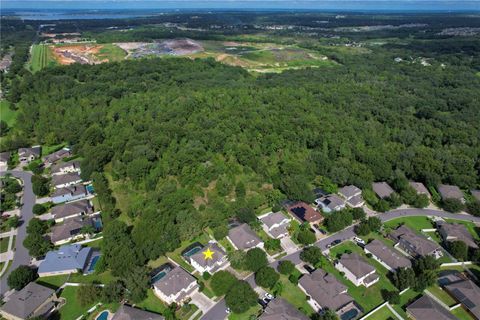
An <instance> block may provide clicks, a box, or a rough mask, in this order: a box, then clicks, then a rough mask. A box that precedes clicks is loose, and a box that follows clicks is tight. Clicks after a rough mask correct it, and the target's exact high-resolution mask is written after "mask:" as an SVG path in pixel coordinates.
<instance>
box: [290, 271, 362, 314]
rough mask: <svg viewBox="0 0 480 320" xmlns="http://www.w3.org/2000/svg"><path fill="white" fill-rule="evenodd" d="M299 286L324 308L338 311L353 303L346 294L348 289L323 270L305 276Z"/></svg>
mask: <svg viewBox="0 0 480 320" xmlns="http://www.w3.org/2000/svg"><path fill="white" fill-rule="evenodd" d="M299 284H300V285H301V286H302V287H303V288H304V289H305V291H306V292H307V294H308V295H309V296H310V297H312V299H314V300H315V301H316V302H317V303H318V304H319V305H320V306H322V307H324V308H329V309H331V310H334V311H337V310H338V309H339V308H341V307H343V306H344V305H346V304H347V303H349V302H351V301H353V298H352V297H351V296H350V295H349V294H348V293H345V292H346V290H347V287H346V286H345V285H343V284H342V283H341V282H339V281H338V280H337V278H335V276H333V275H332V274H328V273H326V272H325V271H324V270H322V269H317V270H315V271H314V272H313V273H312V274H305V275H303V276H302V277H301V278H300V280H299Z"/></svg>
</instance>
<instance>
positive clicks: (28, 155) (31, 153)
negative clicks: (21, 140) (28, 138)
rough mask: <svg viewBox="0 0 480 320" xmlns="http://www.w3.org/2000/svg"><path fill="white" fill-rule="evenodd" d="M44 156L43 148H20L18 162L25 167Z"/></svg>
mask: <svg viewBox="0 0 480 320" xmlns="http://www.w3.org/2000/svg"><path fill="white" fill-rule="evenodd" d="M41 154H42V147H41V146H33V147H31V148H20V149H18V160H19V161H20V164H22V165H25V164H28V163H30V162H31V161H33V160H35V159H38V158H40V155H41Z"/></svg>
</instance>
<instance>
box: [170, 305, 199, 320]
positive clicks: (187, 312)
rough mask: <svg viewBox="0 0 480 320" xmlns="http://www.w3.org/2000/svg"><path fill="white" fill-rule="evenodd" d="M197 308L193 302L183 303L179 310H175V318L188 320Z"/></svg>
mask: <svg viewBox="0 0 480 320" xmlns="http://www.w3.org/2000/svg"><path fill="white" fill-rule="evenodd" d="M197 310H198V307H197V306H196V305H194V304H185V305H183V306H182V307H181V308H180V310H178V311H177V312H175V314H176V315H177V318H179V319H185V320H188V319H190V317H191V316H192V315H193V314H194V313H195V312H196V311H197Z"/></svg>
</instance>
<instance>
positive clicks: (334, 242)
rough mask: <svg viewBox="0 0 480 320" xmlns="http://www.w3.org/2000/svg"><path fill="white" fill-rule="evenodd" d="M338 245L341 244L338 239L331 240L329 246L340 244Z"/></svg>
mask: <svg viewBox="0 0 480 320" xmlns="http://www.w3.org/2000/svg"><path fill="white" fill-rule="evenodd" d="M340 243H342V240H340V239H337V240H333V241H332V243H331V246H336V245H337V244H340Z"/></svg>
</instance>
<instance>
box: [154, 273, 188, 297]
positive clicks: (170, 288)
mask: <svg viewBox="0 0 480 320" xmlns="http://www.w3.org/2000/svg"><path fill="white" fill-rule="evenodd" d="M196 281H197V280H196V279H195V278H194V277H193V276H192V275H190V274H189V273H188V272H187V271H185V270H183V268H181V267H175V268H173V269H172V270H171V271H170V272H168V273H167V274H166V275H165V276H164V277H163V278H161V279H160V280H158V281H157V282H155V283H154V284H153V285H154V286H155V288H157V289H158V290H160V291H161V292H163V294H165V295H166V296H170V295H172V294H173V295H175V294H177V293H178V292H180V291H182V290H184V289H186V288H188V286H189V285H190V284H191V283H192V282H196Z"/></svg>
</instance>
